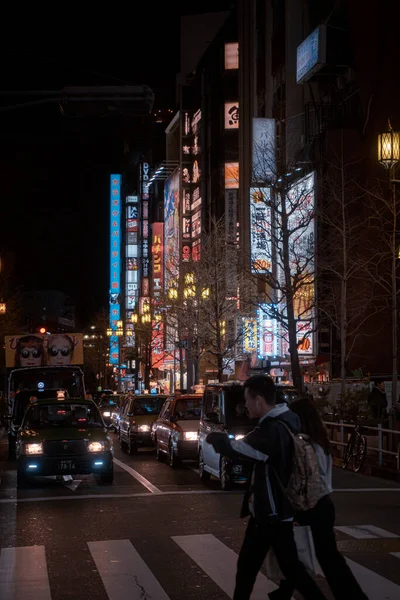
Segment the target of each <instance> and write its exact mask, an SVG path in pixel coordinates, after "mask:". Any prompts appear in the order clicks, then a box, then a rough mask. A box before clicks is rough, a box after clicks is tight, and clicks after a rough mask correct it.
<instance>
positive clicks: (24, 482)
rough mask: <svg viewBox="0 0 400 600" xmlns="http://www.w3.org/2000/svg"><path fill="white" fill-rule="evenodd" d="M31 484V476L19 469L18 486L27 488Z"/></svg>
mask: <svg viewBox="0 0 400 600" xmlns="http://www.w3.org/2000/svg"><path fill="white" fill-rule="evenodd" d="M28 485H29V477H28V476H27V475H26V474H25V473H24V472H23V471H17V488H26V487H28Z"/></svg>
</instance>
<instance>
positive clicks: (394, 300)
mask: <svg viewBox="0 0 400 600" xmlns="http://www.w3.org/2000/svg"><path fill="white" fill-rule="evenodd" d="M389 174H390V193H391V195H392V210H393V231H392V352H393V367H392V406H394V404H395V403H396V402H397V372H398V368H397V272H396V267H397V239H396V233H397V232H396V229H397V208H396V189H395V184H394V183H393V182H392V178H391V170H390V171H389Z"/></svg>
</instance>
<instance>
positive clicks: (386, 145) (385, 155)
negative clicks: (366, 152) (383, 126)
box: [378, 122, 400, 169]
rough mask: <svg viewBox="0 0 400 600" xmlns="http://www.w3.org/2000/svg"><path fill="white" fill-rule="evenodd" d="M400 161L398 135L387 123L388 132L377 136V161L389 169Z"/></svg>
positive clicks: (399, 139) (399, 140)
mask: <svg viewBox="0 0 400 600" xmlns="http://www.w3.org/2000/svg"><path fill="white" fill-rule="evenodd" d="M399 159H400V134H399V133H398V132H396V131H393V129H392V126H391V125H390V122H389V131H388V132H387V133H380V134H379V135H378V161H379V162H380V163H381V164H382V165H383V166H384V167H385V168H386V169H391V168H392V167H394V166H395V165H396V164H397V163H398V162H399Z"/></svg>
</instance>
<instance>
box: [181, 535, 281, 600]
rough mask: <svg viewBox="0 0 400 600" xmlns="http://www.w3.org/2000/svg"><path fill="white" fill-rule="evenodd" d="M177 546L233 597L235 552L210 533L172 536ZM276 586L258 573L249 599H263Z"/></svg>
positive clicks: (236, 557)
mask: <svg viewBox="0 0 400 600" xmlns="http://www.w3.org/2000/svg"><path fill="white" fill-rule="evenodd" d="M172 539H173V540H174V541H175V542H176V543H177V544H178V546H179V547H180V548H181V549H182V550H183V551H184V552H186V554H188V555H189V556H190V558H191V559H192V560H193V561H194V562H195V563H197V565H198V566H199V567H200V568H201V569H202V570H203V571H204V572H205V573H206V574H207V575H208V576H209V577H210V578H211V579H212V580H213V581H214V583H216V584H217V585H218V587H219V588H221V590H222V591H223V592H225V594H227V596H229V598H233V592H234V589H235V575H236V563H237V559H238V556H237V554H236V553H235V552H234V551H233V550H231V549H230V548H228V546H226V545H225V544H223V543H222V542H221V541H220V540H219V539H218V538H216V537H215V536H214V535H212V534H206V533H205V534H199V535H182V536H175V537H173V538H172ZM276 588H277V586H276V585H275V584H274V583H273V582H272V581H270V580H269V579H267V578H266V577H265V576H264V575H262V573H259V574H258V577H257V581H256V584H255V586H254V590H253V593H252V595H251V600H265V598H266V597H267V594H268V593H269V592H272V591H273V590H276Z"/></svg>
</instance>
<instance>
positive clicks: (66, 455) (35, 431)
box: [16, 397, 114, 487]
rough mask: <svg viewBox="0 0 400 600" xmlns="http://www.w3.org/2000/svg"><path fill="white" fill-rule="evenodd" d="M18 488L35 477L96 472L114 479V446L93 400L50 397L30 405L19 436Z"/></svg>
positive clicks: (107, 479) (101, 478)
mask: <svg viewBox="0 0 400 600" xmlns="http://www.w3.org/2000/svg"><path fill="white" fill-rule="evenodd" d="M16 450H17V485H18V486H19V487H21V486H24V485H26V484H27V483H28V482H29V479H30V478H31V477H32V476H37V475H41V476H47V475H73V474H90V473H94V474H95V476H96V478H97V480H98V482H99V483H102V484H105V483H112V482H113V479H114V467H113V455H114V450H113V445H112V441H111V439H110V437H109V435H108V432H107V428H106V427H105V424H104V421H103V419H102V417H101V414H100V412H99V410H98V408H97V407H96V405H95V404H94V402H92V401H91V400H81V399H78V398H65V397H64V398H62V399H60V397H58V398H50V399H43V400H37V401H35V402H33V403H31V404H30V405H29V407H28V409H27V411H26V413H25V416H24V417H23V420H22V425H21V428H20V429H19V432H18V435H17V444H16Z"/></svg>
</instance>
